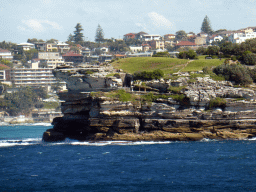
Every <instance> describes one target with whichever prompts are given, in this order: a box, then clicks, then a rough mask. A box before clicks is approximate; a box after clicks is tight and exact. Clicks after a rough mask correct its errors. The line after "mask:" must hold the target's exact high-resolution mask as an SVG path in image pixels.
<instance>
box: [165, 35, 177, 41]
mask: <svg viewBox="0 0 256 192" xmlns="http://www.w3.org/2000/svg"><path fill="white" fill-rule="evenodd" d="M175 37H176V35H173V34H166V35H164V40H173V39H175Z"/></svg>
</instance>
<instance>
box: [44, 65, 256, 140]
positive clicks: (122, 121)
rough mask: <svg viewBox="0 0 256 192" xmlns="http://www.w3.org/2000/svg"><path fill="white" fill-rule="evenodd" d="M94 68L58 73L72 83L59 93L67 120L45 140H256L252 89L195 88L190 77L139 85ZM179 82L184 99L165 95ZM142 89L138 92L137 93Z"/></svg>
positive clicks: (202, 82)
mask: <svg viewBox="0 0 256 192" xmlns="http://www.w3.org/2000/svg"><path fill="white" fill-rule="evenodd" d="M88 70H89V69H83V70H82V69H76V70H75V71H71V72H70V71H69V70H67V69H61V70H60V69H57V70H56V71H55V75H57V76H58V77H59V78H62V79H64V80H65V81H68V83H67V85H68V92H64V93H59V97H60V100H62V101H64V102H62V105H61V109H62V113H63V114H64V116H63V117H58V118H55V119H54V120H53V122H52V124H53V128H52V129H49V130H47V131H46V132H44V134H43V140H44V141H62V140H65V138H71V139H77V140H79V141H102V140H120V141H121V140H125V141H142V140H143V141H197V140H201V139H203V138H209V139H217V140H222V139H234V140H236V139H248V138H252V137H255V136H256V118H255V115H256V111H255V110H254V109H255V106H256V102H254V96H255V93H254V91H253V90H251V89H241V88H234V87H233V86H232V84H230V82H220V83H218V82H215V81H213V80H211V79H209V78H203V79H200V78H198V79H197V81H196V82H193V83H192V84H191V83H190V84H189V82H188V81H186V78H184V77H182V78H183V79H181V80H175V81H163V80H159V81H151V82H146V85H143V86H139V83H137V84H136V85H135V84H134V82H131V80H132V78H131V77H130V76H129V75H127V74H122V73H121V74H120V75H116V77H109V76H107V75H105V76H104V75H103V76H102V74H104V73H103V72H100V73H98V72H97V70H95V72H94V73H90V74H89V73H88V72H87V71H88ZM90 70H91V69H90ZM99 74H101V75H99ZM97 82H98V83H97ZM174 84H175V85H176V84H179V85H178V86H182V87H184V88H183V90H182V93H183V94H182V97H181V96H180V97H177V96H173V94H172V93H170V92H165V93H159V92H161V91H166V90H167V89H163V88H166V85H168V86H171V85H174ZM126 85H132V86H131V87H124V86H126ZM136 87H137V88H139V90H138V91H134V90H133V89H135V88H136ZM157 90H160V91H158V92H157ZM149 91H151V92H149ZM152 91H155V92H154V93H153V92H152ZM219 95H225V96H226V97H228V99H226V100H225V101H226V103H225V107H223V108H222V109H220V108H211V109H209V101H210V98H214V97H218V96H219ZM236 97H240V98H241V97H243V98H245V97H247V100H241V99H236ZM207 109H208V110H207Z"/></svg>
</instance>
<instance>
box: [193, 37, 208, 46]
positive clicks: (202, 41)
mask: <svg viewBox="0 0 256 192" xmlns="http://www.w3.org/2000/svg"><path fill="white" fill-rule="evenodd" d="M195 44H196V45H206V37H205V36H197V37H196V38H195Z"/></svg>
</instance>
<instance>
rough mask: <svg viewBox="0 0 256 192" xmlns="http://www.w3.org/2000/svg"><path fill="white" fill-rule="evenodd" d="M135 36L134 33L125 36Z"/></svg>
mask: <svg viewBox="0 0 256 192" xmlns="http://www.w3.org/2000/svg"><path fill="white" fill-rule="evenodd" d="M133 35H134V36H135V34H134V33H127V34H125V35H124V36H133Z"/></svg>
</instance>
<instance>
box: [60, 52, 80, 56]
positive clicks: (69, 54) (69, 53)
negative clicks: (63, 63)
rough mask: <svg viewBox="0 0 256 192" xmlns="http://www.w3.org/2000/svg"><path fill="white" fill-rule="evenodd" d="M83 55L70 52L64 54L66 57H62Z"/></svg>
mask: <svg viewBox="0 0 256 192" xmlns="http://www.w3.org/2000/svg"><path fill="white" fill-rule="evenodd" d="M82 56H83V55H81V54H77V53H75V52H73V51H70V52H68V53H66V54H64V55H62V57H82Z"/></svg>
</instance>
